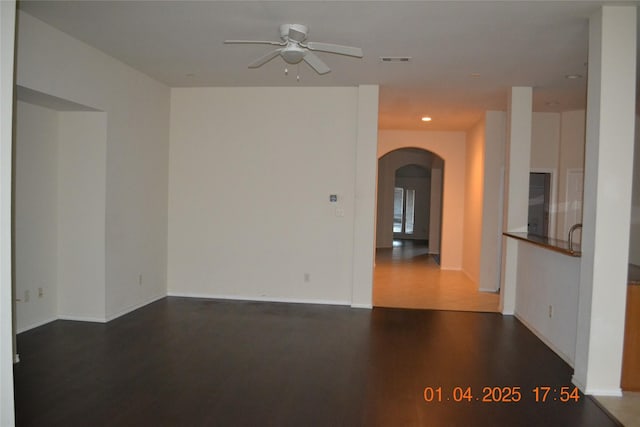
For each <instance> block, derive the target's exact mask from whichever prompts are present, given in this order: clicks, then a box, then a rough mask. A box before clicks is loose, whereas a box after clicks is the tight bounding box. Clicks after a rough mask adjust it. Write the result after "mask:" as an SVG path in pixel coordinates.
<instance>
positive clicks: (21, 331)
mask: <svg viewBox="0 0 640 427" xmlns="http://www.w3.org/2000/svg"><path fill="white" fill-rule="evenodd" d="M57 319H58V317H51V318H49V319H45V320H42V321H40V322H36V323H32V324H31V325H27V326H24V327H22V328H18V329H17V330H16V334H21V333H23V332H27V331H28V330H31V329H35V328H37V327H39V326H42V325H46V324H47V323H51V322H53V321H54V320H57Z"/></svg>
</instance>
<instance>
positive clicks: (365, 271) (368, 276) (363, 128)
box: [351, 85, 378, 308]
mask: <svg viewBox="0 0 640 427" xmlns="http://www.w3.org/2000/svg"><path fill="white" fill-rule="evenodd" d="M377 168H378V86H377V85H363V86H360V87H359V88H358V137H357V142H356V183H355V213H354V230H353V284H352V295H351V306H352V307H364V308H371V306H372V301H373V295H372V292H373V262H374V258H375V217H376V212H375V211H376V173H377Z"/></svg>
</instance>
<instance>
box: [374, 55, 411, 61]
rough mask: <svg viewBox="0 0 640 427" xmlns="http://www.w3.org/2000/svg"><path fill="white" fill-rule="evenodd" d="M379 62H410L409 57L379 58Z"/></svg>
mask: <svg viewBox="0 0 640 427" xmlns="http://www.w3.org/2000/svg"><path fill="white" fill-rule="evenodd" d="M380 61H381V62H409V61H411V57H410V56H381V57H380Z"/></svg>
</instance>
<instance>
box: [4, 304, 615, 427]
mask: <svg viewBox="0 0 640 427" xmlns="http://www.w3.org/2000/svg"><path fill="white" fill-rule="evenodd" d="M18 350H19V353H20V357H21V362H20V363H19V364H18V365H16V367H15V372H14V373H15V391H16V417H17V423H18V426H65V427H68V426H233V427H236V426H296V427H299V426H393V427H397V426H594V427H595V426H597V427H606V426H614V425H620V424H619V423H617V422H616V421H615V420H613V419H612V418H610V417H609V416H608V415H607V413H605V412H604V411H603V410H602V409H600V407H599V406H598V405H597V404H595V403H594V401H593V400H592V399H591V398H588V397H585V396H582V395H580V399H579V401H578V402H569V403H561V402H559V401H557V400H552V398H551V397H550V398H549V399H548V400H547V401H546V402H544V403H542V402H538V403H536V402H535V398H534V394H533V392H532V391H531V390H532V389H533V388H534V387H536V386H549V387H552V388H560V387H563V386H569V387H572V386H571V384H570V377H571V368H570V367H569V366H567V365H566V364H565V363H564V362H563V361H562V360H561V359H560V358H559V357H557V356H556V355H555V354H554V353H553V352H552V351H551V350H549V349H548V348H547V347H546V346H545V345H544V344H543V343H542V342H540V340H538V339H537V338H536V337H535V336H534V335H533V334H531V333H530V332H529V331H528V330H527V329H526V328H525V327H524V326H523V325H522V324H520V323H519V322H518V321H517V320H516V319H515V318H513V317H510V316H505V317H503V316H501V315H500V314H496V313H471V312H446V311H429V310H401V309H389V308H375V309H373V310H362V309H351V308H348V307H338V306H318V305H302V304H297V305H296V304H277V303H253V302H237V301H217V300H201V299H187V298H165V299H163V300H160V301H157V302H155V303H153V304H150V305H148V306H146V307H144V308H142V309H139V310H137V311H135V312H134V313H131V314H129V315H126V316H123V317H121V318H118V319H116V320H114V321H112V322H110V323H108V324H95V323H82V322H72V321H61V320H60V321H55V322H53V323H50V324H48V325H45V326H42V327H39V328H37V329H34V330H31V331H28V332H25V333H22V334H20V335H19V336H18ZM493 386H500V387H505V386H512V387H521V393H522V398H521V400H520V401H519V402H517V403H483V402H481V401H478V400H475V399H476V398H480V397H482V388H483V387H493ZM425 387H434V388H435V387H442V390H443V399H442V400H443V401H442V402H431V403H427V402H425V400H424V398H423V391H424V388H425ZM454 387H463V388H464V389H466V388H467V387H471V390H472V393H473V399H472V400H471V401H470V402H466V401H464V402H459V403H456V402H453V401H451V400H449V401H447V398H449V399H450V398H451V396H452V391H453V389H454ZM553 397H557V393H556V395H554V396H553Z"/></svg>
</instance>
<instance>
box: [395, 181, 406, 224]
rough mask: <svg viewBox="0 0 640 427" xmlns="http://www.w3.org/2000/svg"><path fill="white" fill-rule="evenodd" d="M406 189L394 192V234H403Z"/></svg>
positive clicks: (398, 189)
mask: <svg viewBox="0 0 640 427" xmlns="http://www.w3.org/2000/svg"><path fill="white" fill-rule="evenodd" d="M403 207H404V189H403V188H398V187H396V188H394V190H393V232H394V233H402V217H403V213H404V209H403Z"/></svg>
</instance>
